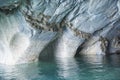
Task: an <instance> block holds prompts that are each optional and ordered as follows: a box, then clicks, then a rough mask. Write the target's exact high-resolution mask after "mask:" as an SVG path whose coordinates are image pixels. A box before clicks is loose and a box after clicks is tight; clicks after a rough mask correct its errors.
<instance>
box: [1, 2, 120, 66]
mask: <svg viewBox="0 0 120 80" xmlns="http://www.w3.org/2000/svg"><path fill="white" fill-rule="evenodd" d="M119 20H120V0H0V63H3V64H9V65H11V64H19V63H28V62H34V61H38V60H41V59H43V58H53V57H57V58H63V57H74V56H75V55H76V54H103V55H106V54H110V53H119V49H120V42H119V40H120V36H119V35H120V33H119V32H120V31H119V26H120V22H119ZM44 54H45V55H44ZM40 58H41V59H40Z"/></svg>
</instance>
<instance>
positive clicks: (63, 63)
mask: <svg viewBox="0 0 120 80" xmlns="http://www.w3.org/2000/svg"><path fill="white" fill-rule="evenodd" d="M0 80H120V55H111V56H109V57H105V56H100V55H88V56H81V57H78V58H65V59H64V58H63V59H56V60H49V61H42V60H41V61H40V62H36V63H30V64H21V65H16V66H5V65H0Z"/></svg>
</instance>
